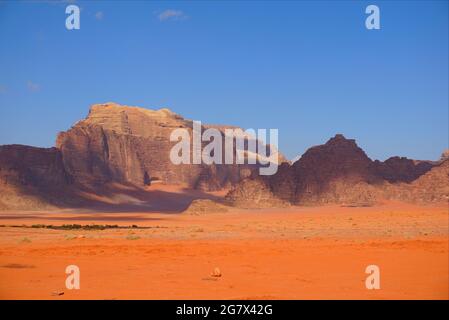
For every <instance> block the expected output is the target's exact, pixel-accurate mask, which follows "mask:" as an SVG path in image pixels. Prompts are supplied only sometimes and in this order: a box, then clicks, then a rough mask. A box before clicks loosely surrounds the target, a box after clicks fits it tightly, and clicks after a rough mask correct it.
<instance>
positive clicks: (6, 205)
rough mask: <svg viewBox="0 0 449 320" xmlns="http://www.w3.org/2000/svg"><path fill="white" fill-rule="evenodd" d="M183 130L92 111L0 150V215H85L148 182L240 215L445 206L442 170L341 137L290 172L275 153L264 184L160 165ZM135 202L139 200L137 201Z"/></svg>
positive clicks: (220, 170)
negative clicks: (243, 210)
mask: <svg viewBox="0 0 449 320" xmlns="http://www.w3.org/2000/svg"><path fill="white" fill-rule="evenodd" d="M192 127H193V122H192V121H191V120H188V119H185V118H183V117H182V116H180V115H178V114H176V113H174V112H172V111H170V110H169V109H160V110H148V109H144V108H139V107H129V106H122V105H118V104H115V103H106V104H96V105H93V106H92V107H91V108H90V111H89V114H88V116H87V117H86V118H85V119H83V120H81V121H78V122H77V123H76V124H75V125H74V126H73V127H71V128H70V129H69V130H67V131H65V132H61V133H60V134H59V135H58V137H57V142H56V147H55V148H35V147H30V146H22V145H6V146H0V209H2V210H5V209H20V210H33V209H34V210H35V209H47V208H58V207H69V208H71V207H78V206H89V205H91V204H92V201H93V200H92V199H96V198H101V199H103V200H104V199H106V200H107V199H108V197H111V196H112V195H113V193H114V191H113V190H112V189H111V188H113V187H111V186H116V185H123V186H126V188H128V189H127V190H131V189H132V190H135V192H137V193H139V190H141V191H142V190H143V189H144V188H145V186H147V185H150V184H151V183H154V182H155V181H158V182H161V183H165V184H178V185H183V186H185V187H187V188H192V189H201V190H207V191H214V190H221V189H224V188H226V189H227V188H231V187H232V189H231V191H230V192H229V193H228V195H227V197H226V199H227V201H228V202H229V203H231V204H233V205H236V206H240V207H270V206H279V207H283V206H288V205H317V204H327V203H339V204H346V205H370V204H373V203H375V202H378V201H381V200H382V199H398V200H403V201H419V202H436V201H445V200H446V201H447V199H448V190H447V187H448V179H447V178H448V177H447V168H448V160H444V161H443V160H441V161H437V162H430V161H417V160H411V159H407V158H400V157H392V158H389V159H388V160H386V161H384V162H381V161H377V160H376V161H372V160H371V159H370V158H369V157H368V156H367V155H366V154H365V152H364V151H363V150H362V149H361V148H360V147H358V146H357V144H356V142H355V140H352V139H346V138H345V137H344V136H343V135H341V134H337V135H335V137H333V138H331V139H330V140H329V141H327V142H326V143H325V144H323V145H319V146H314V147H311V148H310V149H308V150H307V151H306V152H305V153H304V154H303V155H302V156H301V158H299V160H298V161H296V162H294V163H293V164H290V162H288V161H287V160H285V158H284V157H283V156H282V154H280V153H279V154H278V156H279V160H278V161H279V164H280V166H279V168H278V171H277V173H276V174H274V175H272V176H259V170H258V168H259V165H249V164H240V165H237V164H228V165H226V164H211V165H207V164H184V165H175V164H173V163H172V162H171V161H170V158H169V154H170V150H171V148H172V147H173V145H174V144H175V143H176V142H171V141H170V134H171V132H172V131H173V130H174V129H178V128H184V129H186V130H187V131H188V132H189V134H190V135H191V136H192ZM207 128H215V129H217V130H219V132H220V133H221V135H222V136H223V137H224V135H225V134H224V130H225V129H227V128H235V127H232V126H217V125H203V126H202V130H205V129H207ZM247 143H248V141H247ZM206 144H207V143H204V142H203V147H204V145H206ZM269 149H271V147H269ZM234 151H235V145H234ZM272 152H277V150H275V149H274V148H273V149H272ZM223 154H224V152H223ZM244 155H245V157H246V159H249V158H255V159H256V158H257V159H259V158H260V156H258V155H255V154H253V153H251V152H245V153H244ZM446 157H447V153H445V154H444V155H443V158H442V159H446ZM122 189H123V188H122ZM139 197H140V198H139V199H140V200H139V201H141V200H142V201H147V200H148V199H146V198H145V197H146V194H145V192H143V193H142V192H141V193H139ZM139 201H137V202H139ZM106 202H107V201H106Z"/></svg>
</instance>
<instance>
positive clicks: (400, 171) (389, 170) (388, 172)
mask: <svg viewBox="0 0 449 320" xmlns="http://www.w3.org/2000/svg"><path fill="white" fill-rule="evenodd" d="M432 167H433V164H432V163H430V162H426V161H414V160H411V159H407V158H404V157H391V158H389V159H387V160H385V161H384V162H380V161H378V160H376V161H374V163H373V170H374V172H375V173H376V174H377V175H378V176H379V177H381V178H383V179H385V180H387V181H388V182H412V181H413V180H415V179H417V178H418V177H420V176H422V175H423V174H424V173H426V172H427V171H429V170H430V169H432Z"/></svg>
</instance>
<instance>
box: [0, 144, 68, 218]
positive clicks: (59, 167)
mask: <svg viewBox="0 0 449 320" xmlns="http://www.w3.org/2000/svg"><path fill="white" fill-rule="evenodd" d="M71 183H72V178H71V176H70V175H69V174H68V173H67V172H66V170H65V168H64V166H63V163H62V155H61V152H60V151H59V150H58V149H56V148H48V149H47V148H35V147H30V146H23V145H6V146H0V193H1V196H0V208H1V207H2V208H3V209H8V208H9V209H38V208H48V207H53V206H54V205H57V204H59V203H61V202H62V201H64V199H65V192H66V191H67V190H68V188H69V187H70V185H71Z"/></svg>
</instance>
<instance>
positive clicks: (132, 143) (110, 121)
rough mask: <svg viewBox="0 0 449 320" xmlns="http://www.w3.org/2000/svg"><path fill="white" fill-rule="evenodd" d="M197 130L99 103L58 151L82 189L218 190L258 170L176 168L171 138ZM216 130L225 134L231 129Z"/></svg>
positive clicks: (163, 116)
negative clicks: (114, 185) (153, 186)
mask: <svg viewBox="0 0 449 320" xmlns="http://www.w3.org/2000/svg"><path fill="white" fill-rule="evenodd" d="M192 126H193V123H192V121H190V120H186V119H184V118H183V117H181V116H179V115H177V114H175V113H173V112H171V111H170V110H168V109H160V110H148V109H143V108H138V107H129V106H121V105H118V104H114V103H107V104H98V105H93V106H92V107H91V109H90V112H89V115H88V116H87V118H86V119H84V120H82V121H79V122H78V123H76V124H75V125H74V126H73V127H72V128H71V129H69V130H68V131H66V132H62V133H60V134H59V135H58V138H57V142H56V146H57V148H59V149H60V150H61V152H62V155H63V161H64V167H65V168H66V170H67V171H68V172H69V173H70V174H71V175H72V176H73V177H74V179H75V182H76V183H78V184H81V185H98V184H104V183H106V182H119V183H124V182H129V183H133V184H136V185H145V184H150V183H151V181H152V180H160V181H162V182H164V183H170V184H186V185H187V186H189V187H192V188H201V189H205V190H217V189H220V188H223V187H225V186H230V185H233V184H235V183H237V182H238V181H240V180H241V170H242V169H250V170H254V169H255V166H253V165H235V164H230V165H225V164H223V165H220V164H213V165H205V164H180V165H175V164H173V163H172V162H171V161H170V150H171V149H172V147H173V146H174V145H175V144H176V143H177V142H171V141H170V134H171V133H172V131H173V130H175V129H178V128H184V129H186V130H188V131H189V133H190V137H191V139H192V136H193V135H192ZM210 127H213V126H210V125H209V126H207V128H210ZM205 128H206V127H203V128H202V129H203V130H204V129H205ZM216 128H217V129H218V130H220V131H223V130H224V129H225V128H226V127H224V126H222V127H218V126H217V127H216ZM205 144H206V143H203V145H205Z"/></svg>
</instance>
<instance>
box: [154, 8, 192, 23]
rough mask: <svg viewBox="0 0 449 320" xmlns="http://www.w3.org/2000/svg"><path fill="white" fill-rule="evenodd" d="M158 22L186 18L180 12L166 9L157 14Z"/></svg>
mask: <svg viewBox="0 0 449 320" xmlns="http://www.w3.org/2000/svg"><path fill="white" fill-rule="evenodd" d="M157 17H158V19H159V21H168V20H184V19H187V18H188V16H187V15H186V14H185V13H184V12H182V11H181V10H173V9H167V10H164V11H162V12H161V13H159V14H158V16H157Z"/></svg>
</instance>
